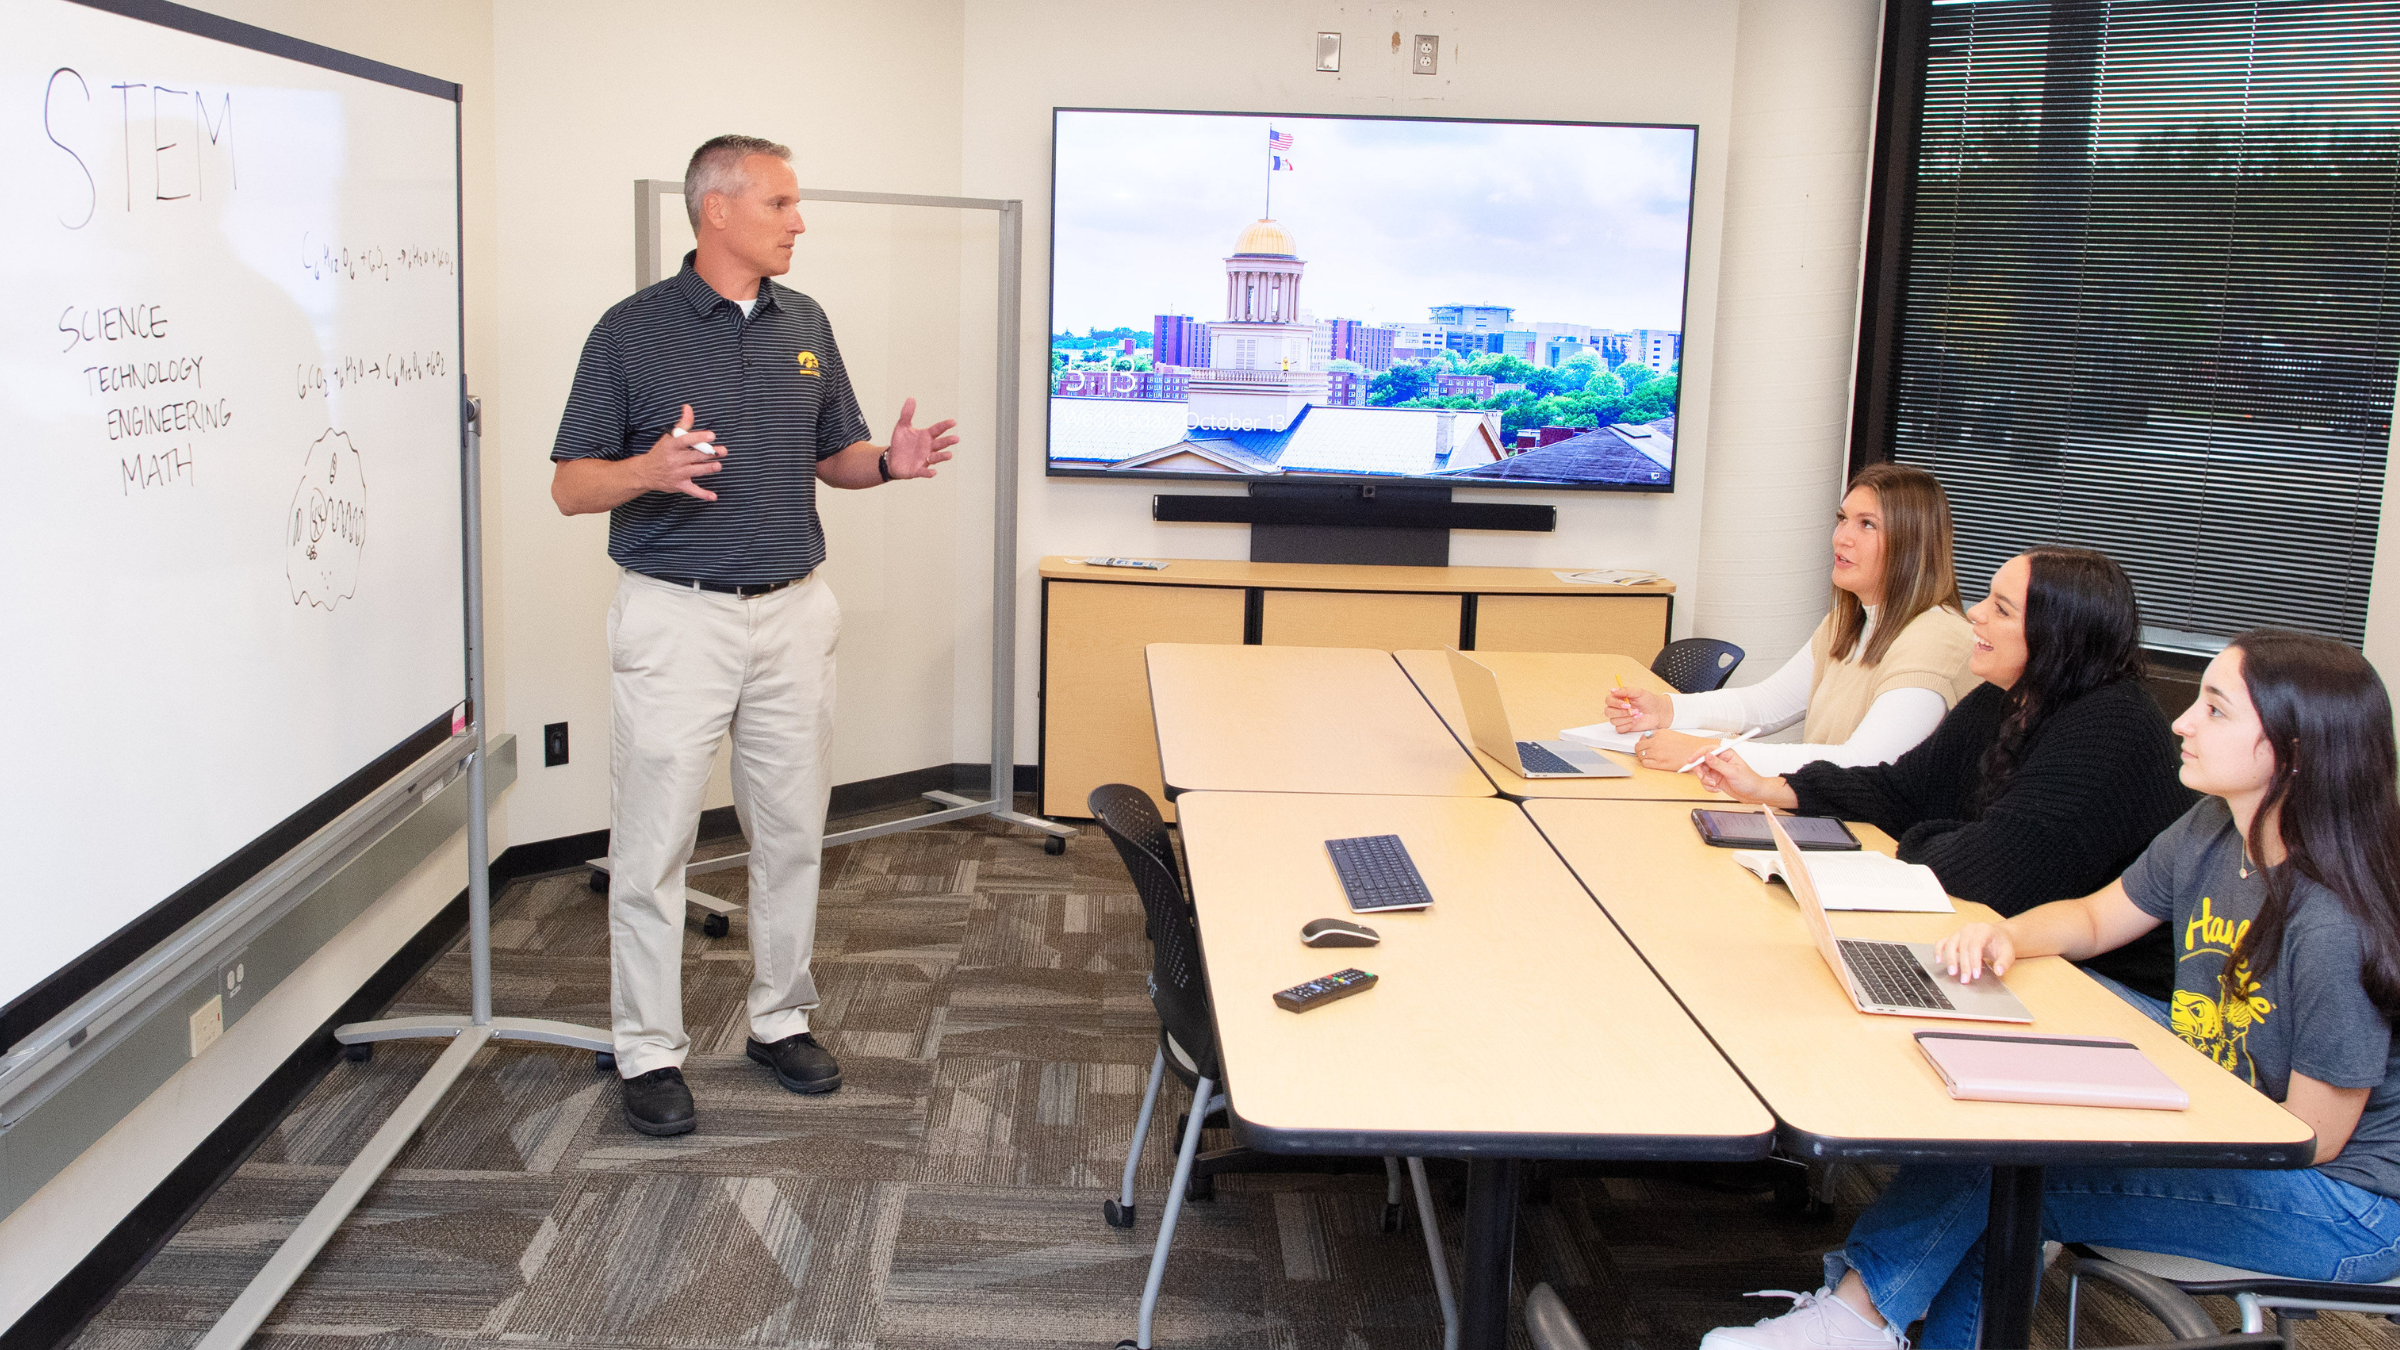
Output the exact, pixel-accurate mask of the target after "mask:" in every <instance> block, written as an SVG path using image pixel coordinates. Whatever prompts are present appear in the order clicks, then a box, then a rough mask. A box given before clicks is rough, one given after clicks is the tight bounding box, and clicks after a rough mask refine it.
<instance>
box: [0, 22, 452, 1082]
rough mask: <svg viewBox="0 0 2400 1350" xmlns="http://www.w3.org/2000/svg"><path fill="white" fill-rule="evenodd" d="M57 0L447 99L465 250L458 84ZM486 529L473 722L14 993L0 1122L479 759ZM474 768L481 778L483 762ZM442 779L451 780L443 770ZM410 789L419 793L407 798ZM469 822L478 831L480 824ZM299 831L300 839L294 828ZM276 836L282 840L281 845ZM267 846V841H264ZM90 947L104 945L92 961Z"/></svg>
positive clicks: (401, 752)
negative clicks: (132, 940)
mask: <svg viewBox="0 0 2400 1350" xmlns="http://www.w3.org/2000/svg"><path fill="white" fill-rule="evenodd" d="M57 2H58V3H64V4H73V5H80V6H82V7H84V8H86V9H93V10H98V11H101V12H103V13H108V14H114V15H117V16H119V17H122V18H128V19H133V20H136V21H139V22H144V23H151V24H155V25H158V26H160V27H163V28H168V29H172V30H174V31H176V32H181V33H187V34H190V35H192V36H195V37H199V38H204V39H208V40H211V41H216V42H222V43H226V44H229V45H232V46H236V47H241V48H245V49H247V50H251V51H256V52H259V53H262V54H265V55H268V56H275V57H281V58H283V59H286V60H290V61H296V62H299V63H301V64H304V65H310V66H315V67H317V68H319V69H323V70H330V71H333V72H335V73H337V74H342V75H349V76H352V77H354V78H358V79H363V80H368V81H372V82H375V83H379V84H386V85H391V86H394V87H396V88H400V89H403V90H407V91H409V92H412V93H418V94H423V95H426V96H428V97H431V98H435V99H439V100H441V101H443V102H446V103H448V104H450V105H451V114H450V115H451V173H452V197H453V205H454V216H453V220H452V225H451V228H452V230H453V231H454V236H455V238H454V248H457V249H459V250H461V251H463V249H464V246H465V242H466V172H465V160H466V153H465V152H466V140H465V136H466V132H465V116H464V104H463V99H464V93H465V91H464V87H463V86H461V85H458V84H455V83H453V82H451V81H448V80H438V79H435V78H433V77H431V76H428V75H421V74H418V73H417V72H415V71H410V70H403V69H401V68H400V67H398V66H392V65H386V64H384V63H383V62H380V61H372V60H369V59H367V58H365V57H361V56H355V55H352V54H351V53H348V52H343V51H337V50H335V49H333V48H331V47H325V46H320V45H318V44H316V43H313V42H306V41H302V40H301V39H298V38H294V37H290V36H287V35H285V34H281V33H276V32H273V31H271V30H268V29H264V28H259V27H256V26H254V25H251V24H246V23H240V22H237V21H235V20H232V19H227V18H224V17H222V16H219V15H215V14H210V13H206V12H204V11H201V10H197V9H192V8H189V7H187V6H184V5H178V4H172V3H168V0H57ZM454 281H455V285H456V289H457V297H456V303H457V313H458V336H457V342H458V352H459V361H458V366H459V376H458V380H459V384H458V391H457V392H458V400H457V413H456V417H457V428H458V451H457V453H458V457H459V461H458V462H459V464H460V467H461V473H462V475H463V474H464V472H465V466H466V465H467V464H468V462H469V456H468V453H467V451H468V446H467V432H468V422H469V418H470V416H471V413H470V410H469V408H468V406H467V396H466V277H465V267H464V263H463V259H462V262H461V265H460V267H459V268H458V269H457V275H456V277H455V278H454ZM478 486H479V485H478V484H475V483H471V482H466V481H464V479H463V477H462V481H461V490H462V493H466V494H471V493H473V492H474V491H475V490H476V488H477V487H478ZM474 515H475V513H474V512H472V511H471V510H470V509H469V507H468V503H467V502H466V501H465V500H464V499H463V498H462V502H461V520H462V522H466V521H471V520H472V519H473V517H474ZM480 542H481V541H480V540H477V539H474V538H472V537H464V538H462V540H461V543H462V548H461V553H460V579H461V585H462V588H463V595H462V599H463V601H464V603H463V605H462V612H463V614H464V616H465V618H466V620H467V622H466V623H465V624H464V625H462V629H461V632H460V634H459V658H460V663H461V666H462V669H463V673H464V675H465V681H464V683H465V685H466V694H467V698H466V702H465V704H464V705H463V706H464V711H465V713H466V725H465V727H464V728H460V727H458V726H457V725H456V723H455V720H453V725H452V727H451V729H450V734H449V735H448V736H447V737H444V736H443V735H442V734H441V731H442V725H441V724H442V721H443V717H441V716H437V717H435V718H434V719H432V720H431V721H429V722H427V723H426V724H425V726H424V727H422V728H420V729H419V730H417V731H415V732H412V733H411V734H410V735H409V736H408V737H407V738H406V739H404V740H403V741H402V742H401V743H400V744H399V745H397V746H394V747H392V748H391V749H390V750H387V751H385V752H383V753H382V754H380V755H378V756H376V757H375V758H374V759H372V760H370V761H369V762H368V763H366V764H365V765H362V766H360V768H359V769H358V770H356V771H355V772H353V773H352V774H351V775H349V776H348V777H346V778H345V779H344V780H343V781H342V782H340V783H338V784H336V785H335V786H334V787H333V788H331V789H329V790H327V791H326V792H323V793H320V794H318V796H317V797H316V798H314V799H313V800H311V801H310V802H309V803H308V804H307V805H305V806H303V807H302V808H301V809H300V810H299V811H297V812H294V813H293V814H292V815H291V816H289V817H286V818H285V819H284V820H281V821H278V822H276V823H275V824H273V825H272V826H270V827H269V828H268V829H266V830H265V831H262V832H261V833H260V834H259V835H257V836H256V837H255V838H253V839H251V840H250V841H249V842H247V843H245V844H243V845H242V847H240V848H239V849H236V850H234V852H232V853H231V854H229V855H227V856H226V857H225V858H223V859H220V860H219V861H218V862H217V863H215V864H212V865H211V867H210V868H209V870H207V871H205V872H203V873H201V874H200V875H199V876H197V877H194V878H193V879H192V880H191V881H189V882H187V883H185V884H184V885H183V886H181V887H178V888H177V889H176V890H175V891H174V892H172V893H171V894H169V895H167V896H165V897H164V898H162V899H161V900H160V901H159V902H158V903H157V904H155V905H153V906H151V907H150V908H149V909H147V910H145V911H143V912H142V914H140V915H139V916H137V917H135V918H134V919H133V920H131V921H130V922H128V923H126V924H124V925H122V926H120V927H119V928H118V929H117V930H116V931H114V932H112V933H111V934H109V935H108V936H107V937H106V938H103V939H102V940H100V941H99V942H96V943H94V944H93V945H92V946H90V947H88V948H85V949H84V950H83V951H82V952H80V953H78V954H77V955H76V956H75V957H74V959H73V960H71V961H69V962H67V963H66V964H64V965H62V966H60V967H59V968H58V969H57V970H55V971H53V972H52V973H51V974H50V975H48V976H46V977H45V978H43V979H42V980H41V981H40V982H38V983H36V984H34V985H33V986H31V987H30V988H28V989H26V990H25V991H24V992H23V993H21V994H19V995H18V996H16V997H15V998H13V999H11V1000H9V1001H8V1003H7V1004H6V1006H5V1007H4V1008H0V1129H5V1128H7V1127H8V1125H9V1124H11V1123H13V1122H14V1121H15V1120H17V1119H21V1118H22V1117H23V1116H24V1115H25V1114H26V1113H27V1112H29V1111H31V1110H32V1109H34V1108H35V1107H36V1106H38V1105H39V1104H40V1103H41V1102H42V1101H43V1100H47V1099H48V1098H49V1097H50V1096H52V1095H53V1094H55V1093H56V1092H57V1091H58V1090H59V1088H61V1087H63V1086H64V1085H65V1084H66V1083H67V1082H69V1081H71V1080H72V1079H73V1078H74V1076H75V1074H76V1073H79V1072H81V1070H82V1069H83V1068H84V1067H86V1066H88V1065H89V1064H91V1063H92V1062H94V1061H95V1060H96V1059H97V1058H98V1057H99V1055H101V1054H102V1053H104V1052H105V1051H106V1050H107V1049H108V1048H109V1047H110V1046H113V1045H115V1044H116V1043H117V1042H118V1041H120V1040H122V1039H123V1037H124V1036H125V1035H126V1034H129V1033H130V1032H131V1031H132V1030H133V1029H134V1028H135V1027H138V1026H139V1025H140V1024H141V1022H142V1015H145V1014H147V1013H150V1012H155V1011H156V1005H157V1004H158V1003H159V1002H160V1001H162V1000H163V999H165V998H167V997H169V996H171V995H172V994H173V993H174V992H176V990H177V988H178V987H179V986H180V984H181V982H182V981H183V980H184V979H185V978H186V977H188V975H189V974H190V973H191V971H192V970H193V969H194V968H196V967H198V966H200V965H203V964H205V963H206V962H207V961H208V960H209V959H210V958H211V957H212V956H217V955H227V954H231V953H233V952H236V951H238V950H239V949H240V947H241V945H242V944H243V943H245V942H247V941H248V940H249V938H250V937H251V936H253V935H255V934H256V933H258V932H260V931H263V929H264V928H265V927H266V926H267V925H269V924H271V923H273V922H274V920H275V919H277V918H280V917H282V915H283V914H285V913H288V912H289V911H290V909H291V908H292V907H293V906H294V905H296V904H298V903H299V901H300V900H301V899H303V898H305V897H306V895H307V894H308V892H309V891H310V890H312V889H314V888H315V887H316V886H317V885H320V884H322V883H323V882H324V881H325V880H326V879H327V878H329V877H330V876H331V875H332V874H333V873H334V872H335V871H338V870H339V868H340V866H341V864H342V863H346V862H347V861H349V860H351V859H353V858H355V857H356V856H357V855H358V854H359V853H361V852H364V851H365V849H366V847H367V846H369V845H371V844H372V843H373V842H374V841H375V839H377V838H380V837H381V836H382V835H383V834H385V833H388V832H389V831H390V830H391V829H392V828H393V827H395V826H396V825H397V824H398V823H399V821H400V820H401V819H403V818H405V816H406V814H407V812H408V809H411V808H413V806H414V805H415V804H417V802H418V801H421V800H422V799H423V797H422V794H423V793H424V791H425V790H426V787H427V784H428V782H429V781H431V777H438V776H439V774H441V773H449V774H451V775H453V776H454V775H455V773H456V771H457V770H458V769H459V768H460V767H462V766H465V767H480V766H479V765H478V764H477V761H478V760H479V758H480V756H479V754H478V752H479V751H480V749H481V747H482V745H483V740H484V737H483V732H484V726H483V708H482V707H481V701H480V699H479V697H478V695H479V694H480V692H481V691H480V690H479V689H478V688H476V687H475V686H476V683H477V681H476V679H475V672H474V670H473V669H472V657H473V656H474V655H475V651H476V648H477V647H478V646H479V645H480V633H479V632H478V631H476V622H475V621H476V620H477V619H478V618H479V617H480V610H481V605H480V599H481V596H480V589H481V585H482V578H481V575H480V567H479V564H480V562H481V557H480V549H479V545H480ZM445 766H446V767H445ZM429 776H430V777H429ZM474 776H475V777H477V778H478V779H480V774H476V775H474ZM441 781H444V782H446V781H447V778H442V779H441ZM412 793H416V794H419V795H418V796H417V797H416V798H414V799H412V798H411V794H412ZM482 811H483V805H482V803H481V800H480V793H478V801H477V802H476V803H475V804H473V806H472V807H471V814H472V815H473V817H474V818H475V819H476V820H477V821H478V822H480V819H481V815H482ZM471 833H474V834H476V835H478V836H479V835H480V834H481V833H482V831H481V830H475V831H472V832H471ZM294 834H297V835H298V838H297V839H293V838H292V836H293V835H294ZM287 841H288V842H287ZM279 842H281V843H283V844H284V846H283V847H282V848H280V849H274V848H273V846H274V845H275V844H276V843H279ZM270 849H272V850H273V851H272V852H267V851H266V850H270ZM262 853H263V855H264V856H261V855H262ZM471 864H472V865H473V866H476V867H482V866H484V865H485V864H486V860H485V859H483V858H481V857H478V858H475V859H472V860H471ZM229 866H231V867H234V868H235V869H236V871H235V874H234V875H232V876H230V877H219V876H218V875H217V873H218V872H220V871H221V870H223V869H225V868H227V867H229ZM169 920H172V921H173V923H172V926H171V927H166V924H167V922H168V921H169ZM162 927H165V931H164V932H163V933H162V934H161V936H160V937H158V938H157V939H155V940H153V941H151V942H148V943H145V944H142V945H140V946H138V947H134V948H132V949H131V950H130V951H125V950H123V948H124V947H125V946H126V944H127V939H128V937H129V935H134V934H139V933H142V932H145V931H158V930H160V929H161V928H162ZM112 947H113V948H116V949H117V950H112ZM95 958H98V960H97V962H96V963H95Z"/></svg>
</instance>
